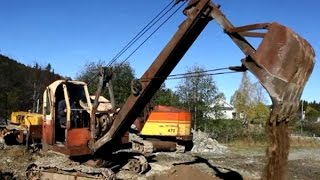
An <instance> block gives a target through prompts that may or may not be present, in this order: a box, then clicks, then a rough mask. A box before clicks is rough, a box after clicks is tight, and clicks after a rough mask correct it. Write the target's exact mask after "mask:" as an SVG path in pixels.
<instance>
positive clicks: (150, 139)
mask: <svg viewBox="0 0 320 180" xmlns="http://www.w3.org/2000/svg"><path fill="white" fill-rule="evenodd" d="M146 114H147V115H146V116H145V118H144V120H142V122H141V123H140V124H141V126H140V125H139V123H135V124H136V126H137V129H138V130H139V131H140V136H139V137H135V138H133V139H132V140H131V141H132V147H133V150H136V151H139V152H142V153H151V152H155V151H178V152H184V151H189V150H190V149H191V148H192V145H193V143H192V133H191V113H190V112H188V111H186V110H183V109H179V108H176V107H171V106H162V105H157V106H155V107H154V108H153V109H152V110H151V111H150V112H149V113H146ZM139 126H140V127H139Z"/></svg>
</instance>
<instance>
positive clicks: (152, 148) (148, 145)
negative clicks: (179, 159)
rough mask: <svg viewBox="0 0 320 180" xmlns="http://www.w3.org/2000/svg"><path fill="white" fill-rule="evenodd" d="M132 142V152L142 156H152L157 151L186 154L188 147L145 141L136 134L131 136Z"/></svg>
mask: <svg viewBox="0 0 320 180" xmlns="http://www.w3.org/2000/svg"><path fill="white" fill-rule="evenodd" d="M130 141H131V143H132V150H133V151H134V152H138V153H141V154H151V153H154V152H157V151H171V152H177V153H184V152H186V146H185V145H183V144H179V143H178V142H171V141H161V140H158V139H143V138H141V137H139V136H137V135H135V134H133V135H132V136H131V139H130Z"/></svg>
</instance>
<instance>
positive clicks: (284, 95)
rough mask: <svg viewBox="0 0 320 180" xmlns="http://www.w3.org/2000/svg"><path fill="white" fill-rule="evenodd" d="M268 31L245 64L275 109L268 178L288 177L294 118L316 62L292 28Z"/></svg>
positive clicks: (276, 26)
mask: <svg viewBox="0 0 320 180" xmlns="http://www.w3.org/2000/svg"><path fill="white" fill-rule="evenodd" d="M267 29H268V32H267V33H266V34H265V35H264V38H263V40H262V42H261V44H260V45H259V47H258V48H257V50H256V52H255V53H254V55H253V56H252V57H251V56H247V58H245V59H244V60H243V61H242V63H243V65H244V66H245V67H246V68H248V70H249V71H250V72H252V73H253V74H254V75H255V76H256V77H257V78H258V79H259V81H260V83H261V84H262V85H263V86H264V88H265V89H266V90H267V92H268V93H269V95H270V97H271V100H272V111H271V114H270V118H269V121H268V122H267V129H266V131H267V135H268V138H269V148H268V149H267V158H268V161H269V163H268V165H267V166H266V169H265V174H264V178H265V179H273V178H274V177H277V179H287V174H286V172H287V157H288V151H289V130H288V121H290V120H291V119H292V118H293V117H294V116H295V115H296V112H297V110H298V108H299V102H300V98H301V94H302V92H303V89H304V86H305V84H306V82H307V80H308V79H309V76H310V74H311V72H312V70H313V66H314V63H315V53H314V50H313V48H312V47H311V45H310V44H309V43H308V42H307V41H306V40H304V39H303V38H302V37H300V36H299V35H298V34H296V33H295V32H293V31H292V30H290V29H289V28H287V27H285V26H283V25H280V24H278V23H271V24H269V25H268V26H267Z"/></svg>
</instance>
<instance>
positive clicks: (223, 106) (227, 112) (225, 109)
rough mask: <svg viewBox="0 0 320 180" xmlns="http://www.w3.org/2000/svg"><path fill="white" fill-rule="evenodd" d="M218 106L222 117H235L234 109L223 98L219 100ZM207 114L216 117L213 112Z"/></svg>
mask: <svg viewBox="0 0 320 180" xmlns="http://www.w3.org/2000/svg"><path fill="white" fill-rule="evenodd" d="M212 106H214V105H212ZM219 106H220V110H221V112H222V114H223V115H222V117H221V118H222V119H235V118H236V114H237V113H236V110H235V108H234V107H233V106H232V105H231V104H229V103H227V102H226V101H225V100H221V101H220V102H219ZM209 116H210V117H211V118H213V119H216V118H215V117H214V114H213V113H210V114H209Z"/></svg>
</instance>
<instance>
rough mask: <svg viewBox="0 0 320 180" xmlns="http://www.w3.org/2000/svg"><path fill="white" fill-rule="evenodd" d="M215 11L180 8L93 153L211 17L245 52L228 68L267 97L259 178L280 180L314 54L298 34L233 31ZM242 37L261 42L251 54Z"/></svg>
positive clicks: (132, 115)
mask: <svg viewBox="0 0 320 180" xmlns="http://www.w3.org/2000/svg"><path fill="white" fill-rule="evenodd" d="M177 2H178V1H177ZM219 8H220V6H217V5H215V4H214V3H213V2H212V1H211V0H189V3H188V5H187V7H186V8H185V10H184V14H185V15H186V16H187V18H186V20H185V21H184V22H183V23H182V24H181V25H180V26H179V29H178V31H177V32H176V34H175V35H174V36H173V38H172V39H171V40H170V41H169V43H168V44H167V45H166V46H165V48H164V49H163V50H162V52H161V53H160V54H159V55H158V57H157V58H156V59H155V60H154V62H153V63H152V64H151V66H150V67H149V68H148V69H147V70H146V72H145V73H144V74H143V75H142V77H141V78H140V80H136V81H133V83H132V95H131V96H130V97H129V98H128V99H127V101H126V103H125V104H124V106H123V107H122V108H121V110H120V112H119V114H118V115H117V116H116V118H115V120H114V122H113V124H112V126H111V128H110V130H109V131H108V132H107V133H106V134H105V135H103V136H102V137H101V138H100V139H98V140H97V141H95V142H93V143H91V149H92V150H93V151H95V152H96V151H98V150H99V149H110V148H111V147H112V142H114V141H117V140H118V139H119V138H120V137H122V135H123V134H124V133H125V132H126V131H127V130H128V129H129V127H130V125H131V124H132V123H133V122H134V120H135V119H136V118H137V116H138V115H139V113H140V112H141V111H142V110H143V108H144V107H145V105H146V104H147V103H148V102H149V100H150V99H151V98H152V96H153V95H154V94H155V93H156V91H157V90H158V89H159V87H160V86H161V84H162V83H163V82H164V81H165V79H166V77H167V76H168V75H169V74H170V73H171V72H172V70H173V69H174V67H175V66H176V65H177V64H178V62H179V61H180V60H181V58H182V57H183V55H184V54H185V53H186V52H187V50H188V49H189V47H190V46H191V45H192V43H193V42H194V41H195V40H196V38H197V37H198V36H199V34H200V33H201V32H202V30H203V29H204V28H205V26H206V25H207V24H208V23H209V21H210V20H212V19H215V21H216V22H217V23H218V24H219V25H220V26H221V28H222V29H223V30H224V32H225V33H226V34H227V35H228V36H229V37H230V38H231V39H232V40H233V41H234V42H235V44H236V45H237V46H238V47H239V48H240V49H241V50H242V51H243V53H244V54H245V58H243V59H242V61H241V62H242V65H241V66H237V67H232V68H231V67H230V69H231V70H236V71H246V70H249V71H250V72H251V73H252V74H253V75H255V76H256V77H257V79H258V80H259V81H260V83H261V84H262V85H263V86H264V88H265V89H266V90H267V92H268V93H269V95H270V97H271V100H272V111H271V114H270V119H269V121H268V122H267V132H268V137H269V148H268V150H267V157H268V160H269V161H268V162H269V163H268V165H267V166H266V171H265V174H264V177H265V178H267V179H274V178H277V179H286V169H287V156H288V149H289V130H288V121H290V119H292V118H293V116H294V114H295V112H296V111H297V109H298V106H299V101H300V98H301V95H302V92H303V89H304V86H305V84H306V82H307V80H308V78H309V76H310V74H311V72H312V70H313V66H314V63H315V53H314V50H313V49H312V47H311V45H310V44H309V43H308V42H307V41H306V40H304V39H303V38H302V37H300V36H299V35H298V34H296V33H295V32H293V31H292V30H290V29H289V28H287V27H285V26H283V25H281V24H278V23H275V22H274V23H262V24H252V25H247V26H242V27H235V26H233V25H232V24H231V22H230V21H229V20H228V19H227V18H226V17H225V15H224V14H223V13H222V12H221V11H220V9H219ZM256 30H264V32H257V31H256ZM246 36H247V37H258V38H263V39H262V41H261V43H260V45H259V46H258V47H257V50H256V49H255V48H254V47H253V46H252V45H251V44H250V43H249V42H248V41H247V40H246V39H245V37H246ZM102 147H106V148H102Z"/></svg>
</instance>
